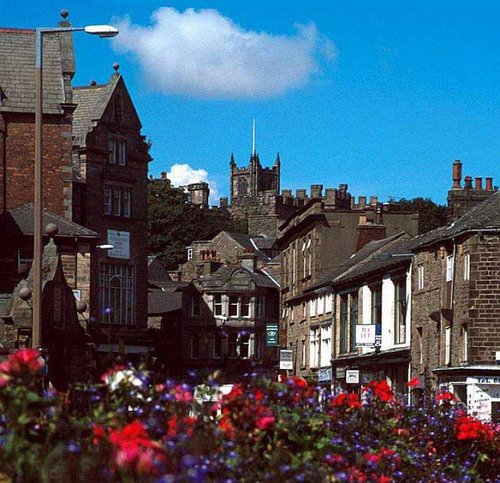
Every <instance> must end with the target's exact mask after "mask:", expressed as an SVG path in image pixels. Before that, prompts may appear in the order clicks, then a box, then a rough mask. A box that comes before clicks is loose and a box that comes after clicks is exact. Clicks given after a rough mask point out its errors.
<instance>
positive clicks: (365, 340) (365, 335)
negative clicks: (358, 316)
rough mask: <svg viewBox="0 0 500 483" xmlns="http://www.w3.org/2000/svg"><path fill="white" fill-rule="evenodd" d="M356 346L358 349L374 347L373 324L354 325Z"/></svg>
mask: <svg viewBox="0 0 500 483" xmlns="http://www.w3.org/2000/svg"><path fill="white" fill-rule="evenodd" d="M356 345H357V346H358V347H363V346H370V347H373V346H374V345H375V324H370V325H368V324H366V325H364V324H363V325H356Z"/></svg>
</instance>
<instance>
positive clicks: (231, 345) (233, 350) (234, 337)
mask: <svg viewBox="0 0 500 483" xmlns="http://www.w3.org/2000/svg"><path fill="white" fill-rule="evenodd" d="M227 352H228V356H229V357H231V358H235V357H238V334H237V333H236V332H231V333H230V334H229V337H228V339H227Z"/></svg>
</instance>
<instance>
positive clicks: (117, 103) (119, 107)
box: [113, 94, 123, 123]
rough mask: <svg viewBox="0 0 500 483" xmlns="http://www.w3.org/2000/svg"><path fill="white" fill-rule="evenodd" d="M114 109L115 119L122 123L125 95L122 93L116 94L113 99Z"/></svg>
mask: <svg viewBox="0 0 500 483" xmlns="http://www.w3.org/2000/svg"><path fill="white" fill-rule="evenodd" d="M113 111H114V112H113V114H114V118H115V121H116V122H118V123H121V122H122V120H123V97H122V96H121V95H120V94H116V95H115V97H114V99H113Z"/></svg>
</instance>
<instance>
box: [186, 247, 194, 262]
mask: <svg viewBox="0 0 500 483" xmlns="http://www.w3.org/2000/svg"><path fill="white" fill-rule="evenodd" d="M186 250H187V259H188V260H192V259H193V249H192V248H191V247H187V249H186Z"/></svg>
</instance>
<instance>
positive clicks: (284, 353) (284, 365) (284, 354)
mask: <svg viewBox="0 0 500 483" xmlns="http://www.w3.org/2000/svg"><path fill="white" fill-rule="evenodd" d="M280 369H285V370H293V351H291V350H289V349H281V350H280Z"/></svg>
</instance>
